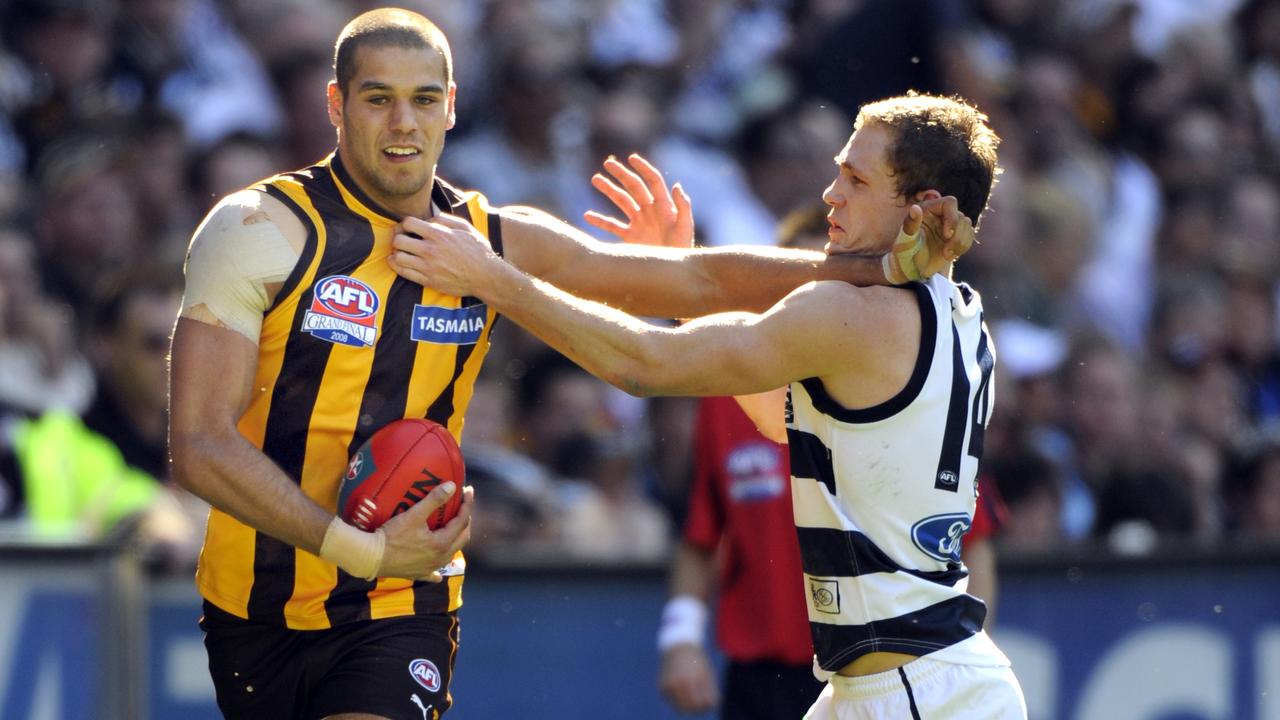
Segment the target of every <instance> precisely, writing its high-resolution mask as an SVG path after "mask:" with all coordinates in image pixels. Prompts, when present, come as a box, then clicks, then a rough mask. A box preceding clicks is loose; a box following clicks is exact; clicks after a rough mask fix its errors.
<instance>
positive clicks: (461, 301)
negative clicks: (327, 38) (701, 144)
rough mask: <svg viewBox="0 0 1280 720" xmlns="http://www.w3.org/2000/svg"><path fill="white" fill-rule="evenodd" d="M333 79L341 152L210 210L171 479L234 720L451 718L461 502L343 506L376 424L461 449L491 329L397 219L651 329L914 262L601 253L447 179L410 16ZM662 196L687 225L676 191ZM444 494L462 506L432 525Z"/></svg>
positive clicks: (434, 43) (944, 214)
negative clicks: (411, 253)
mask: <svg viewBox="0 0 1280 720" xmlns="http://www.w3.org/2000/svg"><path fill="white" fill-rule="evenodd" d="M334 69H335V78H334V79H333V80H332V81H331V82H330V83H329V86H328V95H327V98H328V114H329V119H330V121H331V122H332V124H333V125H334V127H335V128H336V129H337V149H336V150H335V152H334V153H333V154H331V155H330V156H329V157H327V158H325V159H323V160H322V161H320V162H319V163H317V164H316V165H313V166H311V167H309V168H305V169H302V170H299V171H297V172H291V173H285V174H283V175H278V176H275V177H273V178H269V179H267V180H264V181H262V182H260V183H257V184H255V185H253V186H252V187H250V188H248V189H246V190H244V191H241V192H237V193H233V194H231V195H229V196H228V197H226V198H224V199H223V200H222V201H221V202H220V203H219V204H218V205H217V206H215V207H214V208H213V209H212V210H211V211H210V213H209V214H208V216H206V218H205V219H204V221H203V222H202V223H201V225H200V227H199V228H198V229H197V230H196V233H195V236H194V237H193V239H192V243H191V247H190V250H189V253H188V261H187V268H186V277H187V286H186V292H185V295H184V299H183V308H182V311H181V316H180V319H179V321H178V325H177V328H176V331H175V335H174V340H173V352H172V379H171V401H170V402H171V412H170V422H171V427H170V448H171V455H172V460H173V473H174V478H175V480H176V481H177V482H178V483H180V484H181V485H182V486H183V487H186V488H187V489H189V490H191V491H192V492H194V493H195V494H196V495H199V496H200V497H202V498H204V499H205V500H207V501H208V502H209V503H210V504H211V505H212V506H213V510H212V511H211V513H210V518H209V525H208V530H207V534H206V538H205V543H204V548H203V550H202V554H201V559H200V563H199V569H198V571H197V585H198V587H199V590H200V592H201V594H202V595H203V597H204V599H205V604H204V617H203V618H202V624H201V626H202V628H203V629H204V630H205V633H206V635H205V645H206V648H207V650H208V653H209V666H210V674H211V676H212V678H213V683H214V687H215V689H216V692H217V700H218V705H219V708H220V709H221V710H222V712H223V713H224V714H225V715H226V716H227V717H229V718H266V717H271V718H277V717H279V718H286V717H307V718H326V717H328V718H379V717H383V718H389V717H406V716H408V717H415V718H416V717H419V716H422V717H430V718H438V717H439V716H440V715H441V714H443V713H444V712H446V711H447V710H448V709H449V707H450V706H451V705H452V702H453V699H452V697H451V696H450V694H449V680H450V676H451V674H452V669H453V662H454V658H455V657H456V652H457V638H458V617H457V610H458V608H459V606H460V605H461V603H462V595H461V588H462V577H463V572H464V569H465V562H464V561H463V558H462V556H461V553H460V551H461V549H462V547H463V546H464V545H465V544H466V543H467V540H468V537H469V533H470V518H471V509H472V505H473V500H472V496H471V492H470V490H469V489H466V490H464V489H463V488H457V487H455V486H454V485H453V483H445V484H443V485H441V486H440V487H438V488H437V489H436V490H434V491H433V492H432V493H431V494H430V495H428V496H427V497H426V498H425V499H424V500H423V501H422V502H420V503H419V504H418V505H417V506H415V507H413V508H411V509H410V510H408V511H406V512H405V513H403V514H402V515H400V516H397V517H395V518H393V519H392V520H391V521H389V522H388V523H387V524H386V525H384V526H383V527H382V528H380V529H378V530H377V531H375V532H372V533H369V532H364V531H361V530H358V529H356V528H355V527H353V526H351V525H348V524H347V523H345V522H343V520H342V519H341V518H340V517H337V516H336V515H335V510H336V502H337V495H338V488H339V479H340V476H341V475H342V473H343V471H344V469H345V467H346V464H347V461H348V458H349V456H350V455H351V453H352V452H353V451H354V450H355V449H356V448H358V447H359V446H360V444H361V443H363V442H364V441H365V439H367V438H368V437H369V435H370V434H372V433H373V432H374V431H375V430H377V429H378V428H380V427H382V426H383V425H385V424H387V423H388V422H390V421H392V420H395V419H398V418H406V417H426V418H429V419H432V420H435V421H437V422H439V423H441V424H442V425H444V426H445V427H447V428H448V429H449V431H450V432H451V433H452V434H453V435H454V436H455V437H457V438H460V437H461V434H462V431H463V419H464V415H465V412H466V409H467V404H468V402H469V400H470V399H471V395H472V389H473V386H474V383H475V381H476V377H477V375H478V373H479V370H480V364H481V362H482V361H483V359H484V356H485V352H486V350H487V349H488V344H489V332H490V330H491V329H492V327H493V323H494V320H495V313H494V311H493V309H492V308H490V307H488V306H487V305H485V304H484V303H483V302H480V301H479V300H477V299H476V298H472V297H458V296H453V295H449V294H446V293H442V292H440V291H438V290H435V289H432V288H430V287H424V286H422V285H419V284H417V283H415V282H412V281H410V280H407V279H405V278H402V277H399V276H397V275H396V273H395V272H394V271H393V270H392V268H391V266H390V265H389V263H388V258H389V257H390V256H391V254H392V252H393V250H392V246H391V243H392V238H393V237H394V236H395V234H396V232H397V231H398V228H399V223H401V222H402V221H403V220H404V219H405V218H407V217H416V218H429V217H442V216H454V217H458V218H462V219H465V220H466V221H468V222H469V223H470V224H471V225H473V226H474V227H476V228H477V229H478V230H479V232H481V233H482V234H483V235H485V237H487V238H488V241H489V243H490V244H491V246H492V247H493V248H494V249H495V250H496V251H497V252H499V253H501V254H503V255H504V256H505V257H507V258H508V259H509V260H510V261H511V263H513V264H514V265H515V266H517V267H519V268H521V269H522V270H524V271H525V272H528V273H530V274H532V275H535V276H538V277H543V278H545V279H547V280H549V281H551V282H554V283H556V284H557V285H559V286H560V287H563V288H565V289H568V290H570V291H572V292H575V293H578V294H580V295H582V296H584V297H590V298H593V299H596V300H600V301H603V302H608V303H610V304H614V305H616V306H617V307H620V308H624V309H626V310H628V311H630V312H634V313H639V314H644V315H649V316H670V317H687V316H692V315H699V314H704V313H706V312H711V311H715V310H727V309H735V308H741V309H763V308H764V307H768V306H769V305H770V304H772V303H773V302H775V301H776V300H778V299H779V298H781V297H783V296H784V295H785V294H786V293H787V292H788V291H790V290H791V289H792V288H795V287H797V286H799V285H802V284H804V283H806V282H808V281H810V280H813V279H817V278H822V277H838V278H841V279H844V280H847V281H849V282H857V283H862V284H872V283H881V284H883V283H886V282H889V281H892V280H895V279H902V278H896V277H894V276H893V274H894V273H897V274H901V273H903V272H904V268H903V267H902V266H899V265H891V266H890V267H891V273H890V276H889V277H886V273H885V271H884V268H885V267H886V266H885V265H883V264H882V260H881V258H879V257H864V258H852V257H850V258H843V259H836V260H834V261H826V260H823V259H822V256H820V255H818V254H806V253H799V252H793V253H785V252H781V251H765V250H752V251H747V250H733V249H722V250H709V251H682V250H674V249H671V248H663V247H652V248H640V247H633V246H624V245H617V244H610V243H602V242H599V241H596V240H593V239H591V238H590V237H588V236H586V235H585V234H583V233H581V232H579V231H577V230H575V229H573V228H572V227H570V226H569V225H567V224H565V223H563V222H560V221H559V220H556V219H554V218H552V217H550V216H548V215H546V214H545V213H541V212H539V211H536V210H533V209H530V208H495V207H491V206H490V205H489V204H488V203H487V202H486V200H485V198H484V197H483V196H482V195H481V194H479V193H477V192H475V191H470V190H461V189H457V188H454V187H452V186H451V185H450V184H448V183H447V182H445V181H444V180H442V179H440V178H438V177H437V176H436V174H435V168H436V163H437V161H438V160H439V157H440V153H441V150H442V148H443V145H444V138H445V133H446V131H448V130H449V129H450V128H451V127H452V126H453V123H454V101H455V90H456V88H455V85H454V83H453V78H452V60H451V55H450V51H449V45H448V42H447V40H446V39H445V37H444V36H443V34H442V33H441V32H440V31H439V29H438V28H436V26H435V25H434V24H432V23H431V22H430V21H429V20H427V19H426V18H424V17H422V16H421V15H418V14H416V13H413V12H408V11H405V10H397V9H381V10H374V11H370V12H368V13H365V14H363V15H361V16H359V17H357V18H355V19H354V20H352V21H351V22H350V23H349V24H348V25H347V26H346V28H344V29H343V31H342V32H341V34H340V35H339V38H338V41H337V44H336V48H335V62H334ZM668 200H669V202H668V203H667V207H668V209H669V211H670V212H671V213H673V214H679V216H680V217H681V218H688V217H690V214H689V212H688V210H689V200H688V197H687V196H685V195H684V194H683V192H681V191H679V190H678V189H677V192H676V193H675V196H674V198H673V199H672V198H671V197H670V196H668ZM936 215H937V218H934V219H935V220H938V219H939V218H940V220H939V222H940V223H941V224H943V225H944V227H947V228H955V229H956V232H955V233H954V237H953V239H952V240H951V243H952V244H949V245H948V248H949V249H950V251H951V252H952V253H953V254H958V253H959V252H963V247H964V246H965V243H966V242H971V240H972V232H971V230H969V229H968V228H967V227H965V224H964V222H963V220H962V218H960V216H959V214H958V213H957V212H956V211H955V208H954V203H953V204H951V205H950V206H946V205H939V206H937V208H936ZM683 229H684V230H686V231H688V232H692V227H691V225H686V226H684V228H683ZM635 230H636V232H640V231H641V227H640V224H638V223H637V224H635ZM962 230H963V232H962ZM942 235H943V236H948V237H952V236H951V235H950V234H949V233H948V232H947V231H943V232H942ZM939 237H941V236H939ZM938 243H939V245H938V247H937V248H935V252H936V255H935V256H941V255H942V254H943V253H944V251H943V248H942V245H941V243H942V241H941V240H940V239H939V240H938ZM956 247H960V248H961V249H959V250H955V248H956ZM910 269H914V267H912V268H910ZM454 492H463V493H464V498H463V502H462V507H461V510H460V512H459V514H458V516H457V517H456V518H455V519H454V520H452V521H451V522H449V523H448V524H446V525H444V526H443V527H441V528H439V529H438V530H436V531H430V530H428V529H427V527H426V523H425V520H426V517H427V515H428V514H429V513H430V512H431V511H432V510H433V509H435V508H436V507H438V506H440V505H441V504H442V503H444V502H445V500H446V499H447V497H448V496H449V495H450V494H451V493H454Z"/></svg>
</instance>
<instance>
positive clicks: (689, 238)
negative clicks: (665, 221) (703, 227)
mask: <svg viewBox="0 0 1280 720" xmlns="http://www.w3.org/2000/svg"><path fill="white" fill-rule="evenodd" d="M671 199H672V200H674V201H675V205H676V226H675V233H676V237H675V239H676V247H693V236H694V229H693V201H692V200H691V199H690V198H689V193H687V192H685V191H684V186H683V185H681V184H680V183H676V184H675V187H673V188H672V193H671Z"/></svg>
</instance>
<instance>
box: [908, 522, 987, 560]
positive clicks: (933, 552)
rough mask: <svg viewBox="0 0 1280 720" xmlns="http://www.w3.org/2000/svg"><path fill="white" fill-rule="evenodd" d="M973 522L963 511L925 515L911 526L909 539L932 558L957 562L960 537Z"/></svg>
mask: <svg viewBox="0 0 1280 720" xmlns="http://www.w3.org/2000/svg"><path fill="white" fill-rule="evenodd" d="M972 524H973V521H972V520H970V518H969V516H968V515H966V514H964V513H948V514H946V515H934V516H932V517H927V518H925V519H923V520H921V521H920V522H918V523H916V524H915V525H912V526H911V541H912V542H914V543H915V544H916V547H918V548H920V550H921V552H923V553H924V554H925V555H928V556H929V557H931V558H933V559H934V560H941V561H942V562H958V561H959V560H960V539H961V538H962V537H964V534H965V533H966V532H968V531H969V526H970V525H972Z"/></svg>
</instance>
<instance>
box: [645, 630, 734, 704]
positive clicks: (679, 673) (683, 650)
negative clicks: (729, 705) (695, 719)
mask: <svg viewBox="0 0 1280 720" xmlns="http://www.w3.org/2000/svg"><path fill="white" fill-rule="evenodd" d="M658 687H659V688H660V689H661V690H662V694H663V695H665V696H666V698H667V700H668V701H669V702H670V703H671V705H672V706H673V707H675V709H676V710H679V711H680V712H683V713H700V712H706V711H708V710H710V709H712V708H714V707H715V706H717V705H719V704H720V688H719V687H718V686H717V685H716V677H715V669H714V668H713V667H712V666H711V658H709V657H707V651H706V650H704V649H703V648H701V647H698V646H697V645H691V644H688V643H682V644H680V645H673V646H671V647H670V648H668V649H667V651H666V652H664V653H662V669H661V670H660V671H659V676H658Z"/></svg>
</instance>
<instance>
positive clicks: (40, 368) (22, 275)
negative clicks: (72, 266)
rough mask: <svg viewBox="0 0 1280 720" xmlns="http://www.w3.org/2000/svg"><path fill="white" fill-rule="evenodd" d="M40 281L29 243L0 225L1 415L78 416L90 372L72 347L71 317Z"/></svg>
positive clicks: (86, 394)
mask: <svg viewBox="0 0 1280 720" xmlns="http://www.w3.org/2000/svg"><path fill="white" fill-rule="evenodd" d="M39 281H40V272H39V265H38V263H37V258H36V253H35V251H34V243H33V242H32V240H31V238H30V237H28V236H26V235H25V234H23V233H22V232H21V231H20V230H18V229H16V228H12V227H6V226H0V294H2V295H3V302H0V412H3V413H6V414H7V413H13V414H17V415H25V416H36V415H39V414H41V413H43V412H45V411H46V410H51V409H62V410H68V411H70V412H72V413H76V414H78V413H80V412H81V411H83V410H84V409H85V408H86V407H87V406H88V405H89V402H90V400H91V398H92V397H93V391H94V382H93V370H92V368H91V367H90V365H89V362H88V361H87V360H86V359H85V357H84V355H83V354H82V351H81V348H80V347H79V346H78V345H77V344H76V338H77V331H76V327H75V320H76V318H75V316H74V315H73V314H72V313H71V311H70V308H68V307H67V306H66V305H65V304H62V303H59V302H57V301H56V300H54V299H53V298H51V297H50V296H49V295H47V294H46V293H45V292H44V290H43V288H41V287H40V284H39Z"/></svg>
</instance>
